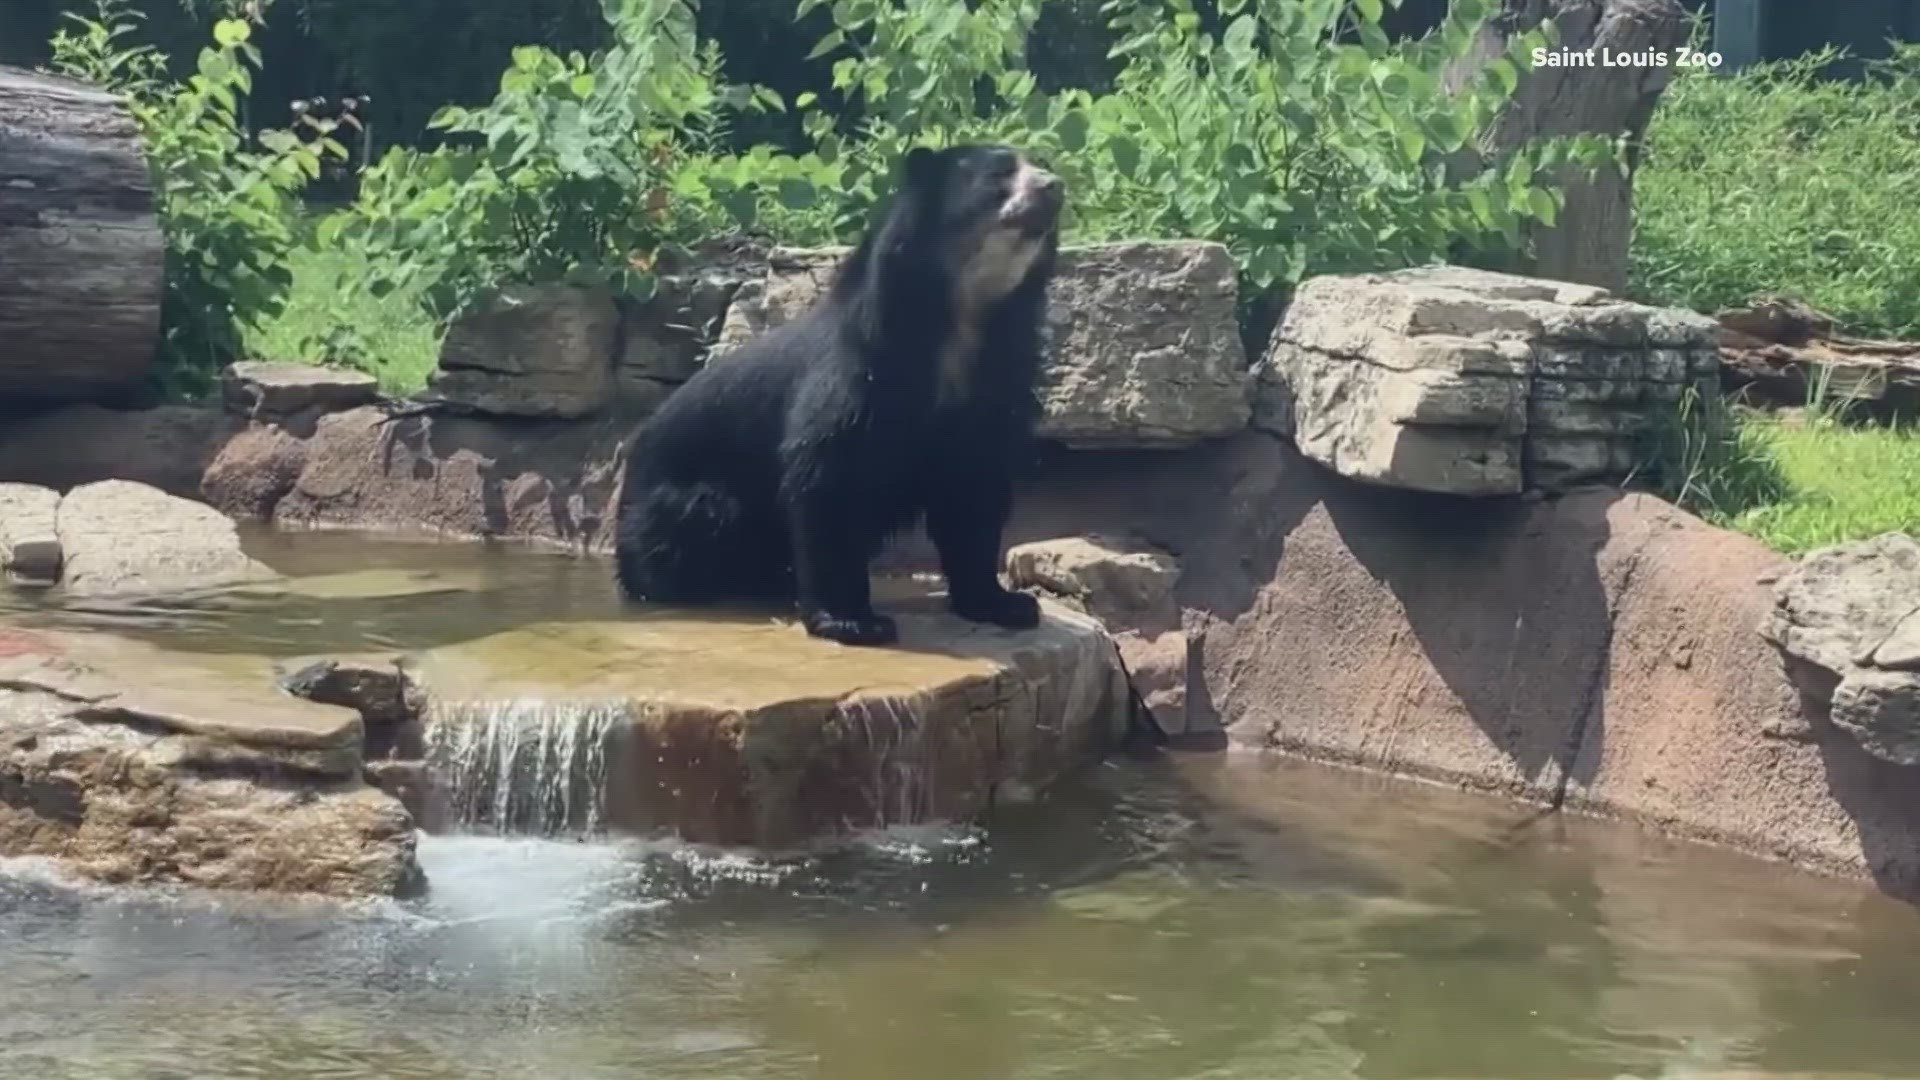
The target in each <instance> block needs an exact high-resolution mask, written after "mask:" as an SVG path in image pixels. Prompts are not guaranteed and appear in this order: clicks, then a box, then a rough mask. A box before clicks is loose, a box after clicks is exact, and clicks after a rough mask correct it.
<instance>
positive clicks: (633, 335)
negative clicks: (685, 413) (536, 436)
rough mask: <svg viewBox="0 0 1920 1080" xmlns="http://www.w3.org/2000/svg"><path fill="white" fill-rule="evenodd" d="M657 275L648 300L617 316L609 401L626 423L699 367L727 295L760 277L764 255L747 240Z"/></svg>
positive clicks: (701, 251)
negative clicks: (618, 325)
mask: <svg viewBox="0 0 1920 1080" xmlns="http://www.w3.org/2000/svg"><path fill="white" fill-rule="evenodd" d="M658 270H659V276H658V277H657V279H656V281H657V284H656V286H655V290H654V294H653V295H652V296H650V297H648V298H647V299H646V300H645V301H642V302H640V303H635V304H628V305H626V306H625V310H624V311H623V313H622V316H621V342H622V343H621V348H620V356H619V360H618V362H617V363H616V365H615V368H614V381H615V384H616V385H615V397H616V402H617V404H618V406H619V408H620V411H621V412H622V413H625V414H627V415H629V416H645V415H648V414H650V413H652V412H653V410H654V409H656V408H658V407H659V406H660V403H661V402H662V401H665V400H666V397H667V395H668V394H670V393H672V391H673V388H674V387H676V386H678V385H680V384H681V383H683V382H686V381H687V380H688V379H690V378H692V377H693V373H694V372H696V371H698V370H700V367H701V365H703V364H705V363H706V359H707V354H708V352H709V351H711V350H712V348H713V346H714V344H715V343H716V342H717V341H718V340H719V339H720V333H721V330H722V324H723V322H724V320H725V319H726V316H727V310H728V307H729V306H730V305H731V304H732V303H733V298H734V295H735V294H736V293H737V292H739V291H740V289H741V287H742V286H743V285H745V284H746V283H747V282H749V281H757V280H760V279H762V278H764V277H765V276H766V272H767V250H766V248H765V247H764V246H763V245H761V244H758V243H756V242H754V241H751V240H747V239H743V238H727V239H723V240H717V241H713V242H711V243H707V244H703V245H701V246H699V247H698V248H696V249H694V250H693V251H692V252H690V253H688V254H687V255H686V256H685V257H683V258H681V259H679V260H677V261H675V262H672V263H666V264H663V265H662V266H660V267H659V268H658Z"/></svg>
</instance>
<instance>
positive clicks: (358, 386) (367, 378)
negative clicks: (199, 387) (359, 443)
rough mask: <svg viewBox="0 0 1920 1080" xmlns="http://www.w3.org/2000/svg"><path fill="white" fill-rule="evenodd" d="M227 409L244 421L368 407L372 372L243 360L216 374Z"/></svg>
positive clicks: (375, 389) (374, 393)
mask: <svg viewBox="0 0 1920 1080" xmlns="http://www.w3.org/2000/svg"><path fill="white" fill-rule="evenodd" d="M220 389H221V397H222V399H223V400H224V401H225V402H226V407H227V411H228V412H232V413H236V414H238V415H240V416H245V417H248V418H249V419H265V418H268V417H284V416H293V415H295V414H298V413H303V412H307V411H309V410H311V411H313V412H338V411H340V410H342V409H354V408H358V407H360V406H362V405H371V404H373V402H374V401H375V399H377V398H378V397H379V396H380V384H379V382H378V380H376V379H374V377H373V376H371V375H368V374H365V373H363V372H358V371H344V370H341V369H339V368H328V367H320V366H317V365H314V364H295V363H288V362H285V361H274V360H243V361H241V362H239V363H236V364H232V365H229V366H228V367H227V369H226V370H225V371H223V372H221V373H220Z"/></svg>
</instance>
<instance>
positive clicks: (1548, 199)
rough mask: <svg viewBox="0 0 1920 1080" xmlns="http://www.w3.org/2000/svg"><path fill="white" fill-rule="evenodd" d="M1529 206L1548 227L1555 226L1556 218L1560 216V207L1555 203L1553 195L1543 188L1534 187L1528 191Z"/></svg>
mask: <svg viewBox="0 0 1920 1080" xmlns="http://www.w3.org/2000/svg"><path fill="white" fill-rule="evenodd" d="M1527 206H1528V208H1529V209H1531V210H1532V211H1533V216H1534V217H1537V218H1539V219H1540V220H1541V222H1542V223H1544V224H1545V225H1546V226H1547V227H1548V228H1552V227H1553V223H1554V219H1555V218H1556V217H1558V216H1559V213H1560V207H1559V206H1557V205H1555V203H1554V201H1553V196H1552V195H1551V194H1549V193H1548V192H1547V191H1546V190H1545V189H1543V188H1534V189H1533V190H1532V191H1530V192H1528V193H1527Z"/></svg>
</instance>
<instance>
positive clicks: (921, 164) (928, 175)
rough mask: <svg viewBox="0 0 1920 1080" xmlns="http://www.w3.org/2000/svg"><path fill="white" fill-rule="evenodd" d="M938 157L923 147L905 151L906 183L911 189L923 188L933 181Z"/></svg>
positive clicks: (938, 160)
mask: <svg viewBox="0 0 1920 1080" xmlns="http://www.w3.org/2000/svg"><path fill="white" fill-rule="evenodd" d="M939 162H940V155H938V154H936V153H934V152H933V150H932V149H930V148H928V147H925V146H916V147H914V148H913V149H911V150H909V151H907V161H906V170H905V171H906V176H907V183H908V184H910V185H912V186H913V187H925V186H927V185H929V184H931V183H933V181H934V175H935V173H936V172H938V166H939Z"/></svg>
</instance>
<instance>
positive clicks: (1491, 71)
mask: <svg viewBox="0 0 1920 1080" xmlns="http://www.w3.org/2000/svg"><path fill="white" fill-rule="evenodd" d="M1487 74H1488V75H1490V76H1492V78H1493V80H1494V81H1495V82H1497V83H1499V84H1500V92H1501V93H1502V94H1511V93H1513V90H1514V87H1516V86H1519V85H1520V72H1519V71H1518V70H1517V69H1516V68H1515V67H1514V66H1513V61H1511V60H1505V59H1501V60H1495V61H1494V62H1493V63H1491V64H1488V65H1487Z"/></svg>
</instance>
